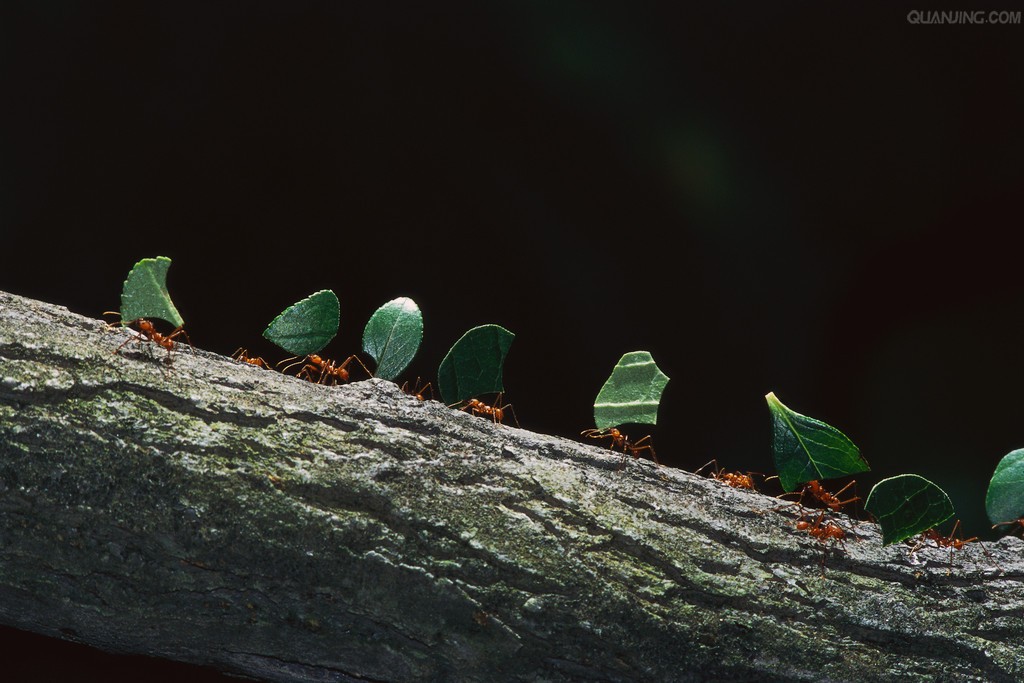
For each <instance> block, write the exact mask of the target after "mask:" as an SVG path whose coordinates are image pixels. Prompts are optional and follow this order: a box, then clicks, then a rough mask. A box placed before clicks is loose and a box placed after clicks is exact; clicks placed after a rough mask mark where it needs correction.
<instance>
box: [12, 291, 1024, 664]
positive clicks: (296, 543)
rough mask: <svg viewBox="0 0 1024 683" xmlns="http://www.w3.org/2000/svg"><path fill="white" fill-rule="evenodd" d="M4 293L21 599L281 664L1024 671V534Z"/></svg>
mask: <svg viewBox="0 0 1024 683" xmlns="http://www.w3.org/2000/svg"><path fill="white" fill-rule="evenodd" d="M127 334H128V333H127V332H126V331H124V330H120V329H118V330H114V331H111V330H107V329H105V327H104V325H103V324H102V323H101V322H100V321H98V320H92V319H88V318H83V317H81V316H79V315H75V314H72V313H69V312H68V311H67V310H65V309H63V308H60V307H57V306H52V305H48V304H44V303H40V302H36V301H31V300H28V299H24V298H21V297H17V296H13V295H9V294H3V293H0V622H2V623H4V624H7V625H11V626H14V627H16V628H20V629H26V630H31V631H36V632H39V633H43V634H47V635H51V636H57V637H61V638H67V639H73V640H77V641H80V642H85V643H88V644H91V645H93V646H95V647H98V648H103V649H105V650H110V651H117V652H135V653H145V654H154V655H159V656H163V657H167V658H172V659H176V660H182V661H187V662H195V663H201V664H212V665H214V666H217V667H219V668H221V669H223V670H225V671H231V672H235V673H239V674H245V675H249V676H254V677H257V678H263V679H267V680H274V681H350V680H360V681H362V680H375V681H423V680H458V681H494V680H522V681H536V680H543V681H567V680H574V681H575V680H608V681H650V680H672V681H685V680H776V681H781V680H971V679H977V680H985V681H1014V680H1021V679H1024V620H1022V619H1021V616H1022V604H1024V594H1022V593H1024V591H1022V587H1021V577H1022V576H1024V562H1022V560H1021V551H1022V546H1024V544H1022V543H1021V542H1020V541H1018V540H1017V539H1004V540H1003V541H1001V542H999V543H997V544H989V545H988V548H987V550H988V552H989V553H990V555H991V556H987V555H985V554H983V553H982V552H981V551H980V550H979V549H978V548H972V549H971V550H970V552H969V553H967V552H965V553H960V554H958V555H957V556H956V557H955V558H954V560H953V562H952V566H950V563H949V556H948V554H947V552H946V551H940V550H930V549H922V550H920V551H918V552H917V553H916V554H911V553H910V552H909V551H908V548H907V547H906V546H890V547H883V546H882V544H881V541H880V537H879V534H878V531H877V528H876V527H875V526H874V525H872V524H869V523H860V524H857V525H855V526H852V527H851V535H850V537H849V538H848V539H847V541H846V542H845V545H843V546H832V545H828V546H826V545H823V544H821V543H819V542H817V541H816V540H814V539H812V538H810V537H809V536H808V535H807V534H806V533H803V532H799V531H797V530H796V529H795V528H794V522H793V516H792V515H787V514H785V513H780V512H775V511H770V510H769V508H771V507H772V506H774V505H776V504H777V501H775V500H774V499H772V498H767V497H765V496H762V495H759V494H756V493H751V492H746V491H738V490H734V489H731V488H729V487H727V486H725V485H723V484H721V483H719V482H716V481H714V480H711V479H707V478H702V477H697V476H694V475H691V474H688V473H686V472H682V471H678V470H673V469H669V468H662V469H657V468H655V467H654V466H652V465H651V464H650V463H647V462H642V461H638V462H634V461H630V462H628V463H627V466H626V467H625V468H621V469H620V465H621V458H620V456H618V455H616V454H612V453H611V452H609V451H608V450H605V449H601V448H598V447H594V446H591V445H586V444H582V443H578V442H575V441H570V440H566V439H562V438H556V437H551V436H545V435H541V434H535V433H531V432H529V431H525V430H520V429H515V428H511V427H507V426H496V425H493V424H491V423H489V422H488V421H486V420H484V419H481V418H477V417H473V416H470V415H467V414H466V413H462V412H458V411H455V410H451V409H448V408H446V407H445V406H443V405H441V404H440V403H436V402H431V401H427V402H420V401H417V400H416V399H415V398H412V397H409V396H406V395H404V394H402V393H401V392H399V391H398V389H397V388H396V387H395V385H394V384H391V383H388V382H382V381H377V380H370V381H365V382H357V383H354V384H351V385H347V386H342V387H325V386H317V385H313V384H310V383H308V382H303V381H300V380H297V379H295V378H293V377H286V376H283V375H281V374H279V373H276V372H271V371H267V370H261V369H259V368H255V367H251V366H247V365H244V364H241V363H237V362H234V361H231V360H230V359H227V358H224V357H222V356H217V355H214V354H210V353H206V352H203V351H196V352H195V353H194V354H191V353H188V352H180V351H179V352H177V353H175V355H174V357H173V364H172V365H171V366H170V367H167V366H166V365H165V363H164V362H163V360H164V357H165V355H166V354H165V352H164V351H163V350H161V349H154V348H153V347H152V345H151V344H142V345H136V344H129V345H127V346H125V347H124V348H123V349H122V351H121V353H120V354H114V353H112V352H113V350H114V349H115V348H117V346H118V345H119V344H121V342H122V340H124V339H125V338H126V337H127Z"/></svg>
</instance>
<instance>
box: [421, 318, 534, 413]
mask: <svg viewBox="0 0 1024 683" xmlns="http://www.w3.org/2000/svg"><path fill="white" fill-rule="evenodd" d="M515 338H516V335H514V334H512V333H511V332H509V331H508V330H506V329H505V328H504V327H501V326H499V325H481V326H479V327H474V328H473V329H471V330H469V331H468V332H466V333H465V334H464V335H462V337H461V338H460V339H459V340H458V341H457V342H455V344H454V345H453V346H452V348H451V350H449V351H448V354H447V355H446V356H445V357H444V360H442V361H441V366H440V367H439V368H438V369H437V388H438V389H439V390H440V392H441V399H442V400H443V401H444V402H445V403H447V404H448V405H455V404H456V403H460V402H462V401H465V400H467V399H470V398H473V397H474V396H480V395H482V394H492V393H497V392H500V391H505V387H504V385H503V384H502V381H501V375H502V370H503V368H504V365H505V356H506V355H507V354H508V349H509V347H510V346H512V340H513V339H515Z"/></svg>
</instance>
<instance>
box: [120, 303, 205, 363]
mask: <svg viewBox="0 0 1024 683" xmlns="http://www.w3.org/2000/svg"><path fill="white" fill-rule="evenodd" d="M103 315H117V311H107V312H105V313H104V314H103ZM121 325H122V326H123V327H127V328H129V329H131V331H132V332H135V336H132V337H128V339H125V340H124V341H123V342H121V345H120V346H118V347H117V348H116V349H114V353H115V354H116V353H118V352H120V351H121V349H123V348H124V347H125V346H126V345H128V344H130V343H132V342H135V343H136V344H145V343H147V342H151V343H153V344H156V345H157V346H159V347H160V348H162V349H166V350H167V358H166V359H165V360H164V362H165V363H167V365H170V364H171V353H172V352H173V351H174V348H175V347H176V346H177V345H178V344H180V343H181V342H175V341H174V340H175V338H177V337H179V336H184V337H185V343H186V344H188V347H189V349H192V340H191V339H189V337H188V332H186V331H185V329H184V326H183V325H179V326H178V327H175V328H174V329H173V330H172V331H171V332H169V333H168V334H162V333H160V332H158V331H157V329H156V326H155V325H153V323H152V322H150V321H149V320H147V319H145V318H136V319H135V320H130V321H128V322H126V323H121ZM131 325H137V326H138V328H139V329H137V330H135V329H132V328H131ZM115 326H116V325H108V326H107V328H108V329H113V328H114V327H115ZM193 353H195V351H194V350H193Z"/></svg>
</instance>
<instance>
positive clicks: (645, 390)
mask: <svg viewBox="0 0 1024 683" xmlns="http://www.w3.org/2000/svg"><path fill="white" fill-rule="evenodd" d="M667 384H668V376H667V375H665V373H663V372H662V371H661V370H660V369H659V368H658V366H657V364H656V363H655V362H654V357H653V356H651V354H650V353H649V352H648V351H633V352H631V353H627V354H624V355H623V356H622V358H620V359H619V362H618V363H616V364H615V367H614V368H613V369H612V374H611V375H610V376H609V377H608V379H607V380H606V381H605V383H604V386H602V387H601V391H599V392H598V393H597V398H596V399H595V400H594V424H595V425H597V428H598V429H609V428H611V427H617V426H619V425H622V424H627V423H629V424H651V425H653V424H658V406H659V405H660V403H661V393H662V392H663V391H664V390H665V386H666V385H667Z"/></svg>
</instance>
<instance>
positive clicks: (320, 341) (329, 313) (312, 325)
mask: <svg viewBox="0 0 1024 683" xmlns="http://www.w3.org/2000/svg"><path fill="white" fill-rule="evenodd" d="M340 320H341V304H339V303H338V297H337V296H336V295H335V294H334V292H332V291H331V290H329V289H322V290H320V291H319V292H317V293H315V294H311V295H309V296H308V297H306V298H305V299H303V300H302V301H299V302H298V303H295V304H292V305H291V306H289V307H288V308H286V309H284V311H283V312H282V313H281V315H279V316H277V317H276V318H274V319H273V320H272V321H271V322H270V324H269V325H267V329H265V330H263V336H264V337H266V338H267V339H269V340H270V341H272V342H274V343H275V344H277V345H278V346H280V347H281V348H282V349H284V350H285V351H287V352H288V353H292V354H295V355H296V356H305V355H307V354H310V353H316V352H317V351H319V350H320V349H322V348H324V347H325V346H327V342H329V341H331V340H332V339H334V335H336V334H337V333H338V323H339V322H340Z"/></svg>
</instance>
